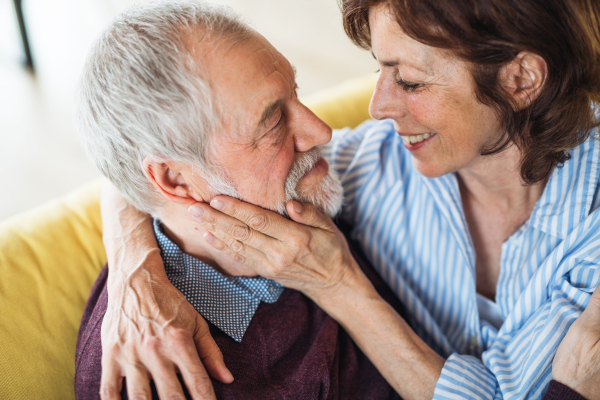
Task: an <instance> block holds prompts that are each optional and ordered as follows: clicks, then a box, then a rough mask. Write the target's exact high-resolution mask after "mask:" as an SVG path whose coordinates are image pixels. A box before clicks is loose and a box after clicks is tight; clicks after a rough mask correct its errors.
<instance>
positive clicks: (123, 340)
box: [100, 268, 233, 400]
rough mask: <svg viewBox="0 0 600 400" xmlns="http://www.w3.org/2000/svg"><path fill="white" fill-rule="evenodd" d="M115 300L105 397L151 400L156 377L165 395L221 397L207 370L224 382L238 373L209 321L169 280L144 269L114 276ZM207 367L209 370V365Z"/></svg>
mask: <svg viewBox="0 0 600 400" xmlns="http://www.w3.org/2000/svg"><path fill="white" fill-rule="evenodd" d="M108 287H109V304H108V309H107V311H106V315H105V318H104V321H103V323H102V348H103V354H102V382H101V389H100V394H101V398H102V399H103V400H113V399H115V400H116V399H119V400H120V399H121V396H120V391H121V388H122V382H123V377H126V378H127V394H128V396H129V398H130V399H151V398H152V396H151V392H150V385H149V379H150V378H152V379H153V380H154V383H155V385H156V388H157V391H158V395H159V397H160V398H161V399H185V396H184V395H183V391H182V388H181V384H180V383H179V380H178V378H177V376H176V373H177V372H179V373H181V375H182V377H183V381H184V382H185V385H186V387H187V388H188V391H189V393H190V395H191V396H192V398H193V399H194V400H199V399H215V398H216V397H215V395H214V391H213V388H212V384H211V381H210V378H209V377H208V375H207V370H208V372H209V373H210V375H211V376H213V377H214V378H215V379H218V380H220V381H222V382H224V383H229V382H231V381H233V377H232V376H231V373H230V372H229V370H227V368H226V367H225V364H224V362H223V356H222V354H221V351H220V350H219V348H218V347H217V345H216V343H215V342H214V340H213V339H212V337H211V335H210V332H209V329H208V326H207V324H206V322H205V321H204V319H202V317H201V316H200V314H198V313H197V312H196V310H195V309H194V308H193V306H192V305H190V304H189V303H188V302H187V300H186V299H185V297H184V296H183V295H182V294H181V292H179V291H178V290H177V289H176V288H175V287H174V286H172V285H171V283H170V282H169V281H168V279H167V277H166V275H163V276H162V277H158V278H157V277H156V274H151V273H149V272H148V271H146V270H144V269H142V268H138V269H136V271H134V272H133V273H132V274H131V275H130V276H128V277H118V276H117V277H112V281H111V277H110V274H109V285H108ZM205 368H206V369H205Z"/></svg>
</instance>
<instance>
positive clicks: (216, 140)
mask: <svg viewBox="0 0 600 400" xmlns="http://www.w3.org/2000/svg"><path fill="white" fill-rule="evenodd" d="M205 47H208V46H205ZM198 54H202V52H198ZM209 54H210V55H209V56H207V53H206V49H205V50H204V53H203V54H202V56H203V57H205V59H209V62H208V68H207V70H208V75H209V76H210V77H211V78H212V84H213V87H214V89H215V91H216V95H217V97H218V98H219V99H220V102H221V106H222V116H223V124H222V130H220V131H218V132H216V133H215V134H214V135H213V136H212V138H211V154H212V161H213V162H214V163H215V164H217V165H219V166H221V167H223V168H224V169H225V173H226V175H227V176H228V178H229V179H230V180H231V181H232V183H233V184H234V186H235V188H236V190H237V194H238V196H239V198H240V199H242V200H244V201H247V202H249V203H253V204H257V205H259V206H261V207H264V208H267V209H271V210H275V211H278V212H280V213H284V212H285V204H286V203H287V201H288V200H291V199H295V200H299V201H304V202H312V203H314V204H315V205H317V206H318V207H319V208H321V209H322V210H324V211H325V212H327V213H328V214H335V213H336V212H337V211H338V210H339V208H340V206H341V195H342V194H341V186H340V184H339V179H337V177H336V176H335V174H334V173H333V171H330V170H329V169H330V168H329V165H328V164H327V162H326V161H325V160H324V159H323V158H322V157H320V152H319V150H318V147H317V146H320V145H323V144H326V143H328V142H329V141H330V140H331V128H330V127H329V126H327V125H326V124H325V123H324V122H323V121H321V120H320V119H319V118H318V117H317V116H316V115H315V114H313V113H312V112H311V111H310V110H309V109H308V108H306V107H305V106H304V105H303V104H302V103H300V101H299V100H298V97H297V96H296V89H297V86H296V81H295V73H294V70H293V68H292V66H291V65H290V63H289V62H288V61H287V60H286V59H285V57H283V56H282V55H281V54H280V53H279V52H278V51H277V50H275V48H274V47H273V46H271V44H270V43H269V42H268V41H267V40H266V39H265V38H263V37H262V36H260V35H259V34H256V35H255V36H254V37H253V38H251V39H250V40H248V41H245V42H243V43H241V44H237V45H230V44H228V43H222V44H221V46H220V47H219V49H218V50H217V51H215V52H214V53H209ZM286 186H287V189H286Z"/></svg>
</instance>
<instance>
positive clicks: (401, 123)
mask: <svg viewBox="0 0 600 400" xmlns="http://www.w3.org/2000/svg"><path fill="white" fill-rule="evenodd" d="M369 24H370V27H371V46H372V50H373V55H374V56H375V58H376V59H377V61H378V63H379V66H380V69H381V72H380V76H379V80H378V81H377V86H376V88H375V92H374V93H373V98H372V100H371V105H370V107H369V112H370V114H371V115H372V116H373V118H375V119H387V118H390V119H392V120H393V122H394V127H395V129H396V132H397V133H398V134H399V135H400V136H402V139H403V140H404V144H405V146H406V148H407V149H408V150H409V151H410V152H411V153H412V155H413V156H414V157H413V162H414V165H415V167H416V168H417V169H418V170H419V172H421V173H422V174H423V175H425V176H428V177H437V176H441V175H444V174H447V173H450V172H455V171H459V170H461V169H463V168H470V167H474V166H475V165H476V164H478V163H480V162H481V161H482V156H481V155H480V153H481V150H482V149H483V148H485V147H489V146H490V145H492V144H494V143H495V142H496V141H497V140H498V138H499V137H500V135H501V130H500V124H499V123H498V119H497V117H496V115H495V113H494V111H493V110H492V109H491V108H490V107H488V106H485V105H483V104H481V103H480V102H479V101H477V98H476V97H475V85H474V82H473V79H472V77H471V74H470V72H469V71H468V69H467V64H466V63H465V62H463V61H461V60H459V59H457V58H456V57H453V56H452V55H450V54H449V52H447V51H444V50H442V49H437V48H434V47H430V46H427V45H424V44H422V43H419V42H417V41H415V40H413V39H411V38H410V37H408V36H407V35H406V34H405V33H404V32H403V31H402V29H401V28H400V26H399V25H398V23H397V22H396V20H395V18H394V16H393V15H392V14H391V12H390V11H389V10H388V8H387V6H386V5H385V4H380V5H378V6H375V7H372V8H371V10H370V12H369Z"/></svg>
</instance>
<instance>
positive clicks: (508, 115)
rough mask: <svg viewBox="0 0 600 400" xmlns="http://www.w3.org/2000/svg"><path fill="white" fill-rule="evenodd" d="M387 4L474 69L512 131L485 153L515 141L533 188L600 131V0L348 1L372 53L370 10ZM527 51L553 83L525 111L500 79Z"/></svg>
mask: <svg viewBox="0 0 600 400" xmlns="http://www.w3.org/2000/svg"><path fill="white" fill-rule="evenodd" d="M380 3H385V4H387V6H388V7H389V10H390V11H391V12H392V13H393V15H395V17H396V19H397V21H398V24H399V25H400V27H401V28H402V30H403V31H404V32H405V33H406V34H407V35H408V36H410V37H411V38H413V39H415V40H417V41H419V42H421V43H423V44H426V45H429V46H433V47H438V48H443V49H448V50H450V51H451V52H453V53H454V54H455V55H456V56H457V57H459V58H460V59H463V60H465V61H467V62H469V63H470V64H471V66H472V75H473V79H474V82H475V86H476V96H477V98H478V100H479V101H480V102H482V103H483V104H486V105H488V106H491V107H493V108H494V109H495V110H496V112H497V115H498V117H499V119H500V121H501V123H502V124H503V127H504V129H505V132H506V133H505V135H504V136H503V137H502V138H500V140H499V141H498V142H497V143H496V144H495V145H494V146H493V147H492V148H489V149H484V150H483V152H482V154H483V155H489V154H494V153H498V152H500V151H502V150H504V149H505V148H506V147H507V146H508V145H509V144H510V143H511V142H512V143H515V144H516V145H517V146H518V147H519V148H520V149H521V151H522V160H521V176H522V178H523V180H524V181H525V183H527V184H533V183H535V182H539V181H542V180H544V179H546V178H548V176H550V174H551V173H552V171H553V170H554V168H555V167H556V166H560V165H562V164H563V163H564V162H566V161H567V160H568V159H569V157H570V155H569V150H570V149H572V148H574V147H575V146H577V145H579V144H581V143H582V142H584V141H585V140H586V139H587V138H588V137H589V135H590V132H591V130H592V129H593V128H595V127H597V126H599V125H600V122H599V121H598V118H597V117H596V115H595V112H594V111H595V110H594V104H593V102H596V101H600V25H599V24H600V1H598V0H445V1H441V0H340V6H341V8H342V13H343V17H344V28H345V30H346V33H347V34H348V36H349V37H350V38H351V39H352V41H353V42H354V43H356V44H357V45H358V46H360V47H363V48H365V49H369V48H370V46H371V37H370V31H369V8H371V7H372V6H374V5H377V4H380ZM521 51H529V52H533V53H535V54H538V55H539V56H541V57H542V58H543V59H544V60H545V61H546V64H547V66H548V77H547V80H546V83H545V85H544V87H543V89H542V91H541V92H540V94H539V96H538V97H537V98H536V99H535V100H534V101H532V102H531V103H530V104H529V105H528V106H527V107H525V108H523V109H520V110H517V107H516V105H515V104H514V102H513V101H512V98H511V96H510V95H509V94H508V93H507V92H506V91H504V90H503V88H502V87H501V86H500V84H499V82H498V73H499V71H500V68H501V67H502V66H504V65H506V64H507V63H508V62H510V61H511V60H513V59H514V58H515V57H516V56H517V55H518V54H519V53H520V52H521Z"/></svg>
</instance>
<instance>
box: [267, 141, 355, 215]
mask: <svg viewBox="0 0 600 400" xmlns="http://www.w3.org/2000/svg"><path fill="white" fill-rule="evenodd" d="M320 158H321V149H320V148H319V147H314V148H312V149H311V150H309V151H307V152H306V153H303V154H302V155H301V156H300V157H299V158H298V159H297V160H296V161H295V162H294V165H292V168H291V169H290V172H289V174H288V177H287V179H286V180H285V202H284V203H283V204H282V205H280V206H279V207H277V209H276V210H274V211H277V212H278V213H279V214H281V215H283V216H286V217H287V216H288V213H287V210H286V207H285V206H286V204H287V203H288V201H290V200H295V201H299V202H301V203H311V204H314V205H315V206H316V207H317V208H318V209H319V210H321V211H322V212H324V213H325V214H327V215H328V216H330V217H332V218H333V217H335V216H336V215H337V214H338V213H339V212H340V210H341V208H342V203H343V201H344V189H343V188H342V182H341V181H340V178H339V177H338V175H337V173H336V172H335V171H334V170H333V168H331V166H329V170H328V172H327V176H326V177H325V178H323V180H321V182H319V183H318V184H317V185H313V186H310V187H308V188H306V189H305V190H299V189H298V184H299V183H300V180H301V179H302V178H303V177H304V175H306V173H307V172H308V171H310V170H311V169H312V168H313V167H314V166H315V164H316V163H317V161H319V159H320Z"/></svg>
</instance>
